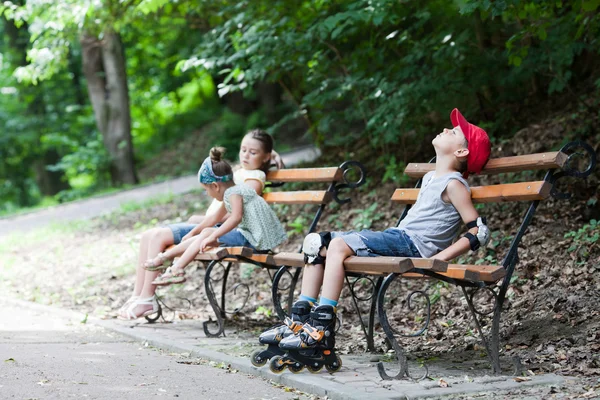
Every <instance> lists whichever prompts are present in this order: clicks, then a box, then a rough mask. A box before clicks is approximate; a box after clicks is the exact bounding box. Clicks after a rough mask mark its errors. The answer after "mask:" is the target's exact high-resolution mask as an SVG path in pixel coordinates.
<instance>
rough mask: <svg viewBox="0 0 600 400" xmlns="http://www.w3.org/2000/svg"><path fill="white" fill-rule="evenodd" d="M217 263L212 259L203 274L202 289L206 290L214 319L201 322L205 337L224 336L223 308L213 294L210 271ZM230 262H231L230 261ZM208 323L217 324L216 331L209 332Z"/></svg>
mask: <svg viewBox="0 0 600 400" xmlns="http://www.w3.org/2000/svg"><path fill="white" fill-rule="evenodd" d="M217 264H219V261H212V262H211V263H210V264H208V267H206V274H205V275H204V290H205V291H206V297H208V302H209V303H210V306H211V307H212V309H213V311H214V312H215V317H216V321H212V320H208V321H204V322H203V323H202V327H203V328H204V333H205V334H206V336H207V337H217V336H220V335H221V334H223V336H225V323H224V313H225V310H224V309H221V308H220V307H219V303H218V302H217V298H216V296H215V291H214V290H213V285H212V279H211V273H212V271H213V270H214V267H215V266H216V265H217ZM230 264H231V263H230ZM209 324H217V331H216V333H213V332H210V330H209V329H208V325H209Z"/></svg>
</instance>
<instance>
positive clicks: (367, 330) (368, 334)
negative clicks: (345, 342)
mask: <svg viewBox="0 0 600 400" xmlns="http://www.w3.org/2000/svg"><path fill="white" fill-rule="evenodd" d="M363 279H366V280H368V281H369V283H370V284H371V286H372V287H373V289H372V290H371V294H370V296H368V297H360V296H358V295H357V292H356V290H354V286H355V285H356V284H357V283H358V282H359V281H360V280H363ZM381 281H382V278H379V279H378V280H377V283H373V280H372V279H371V278H369V277H359V278H357V279H356V280H354V281H353V282H350V280H349V279H348V277H347V276H346V284H347V285H348V289H349V290H350V297H352V305H353V306H354V309H355V310H356V314H357V315H358V319H359V321H360V326H361V328H362V330H363V333H364V335H365V339H366V340H367V351H369V352H371V353H372V352H374V351H375V341H374V340H373V325H374V324H375V311H376V304H377V293H378V292H379V288H380V286H381ZM369 300H370V301H371V306H370V309H369V321H368V323H367V325H366V326H365V323H364V321H363V317H362V313H361V311H360V307H359V306H358V302H359V301H369Z"/></svg>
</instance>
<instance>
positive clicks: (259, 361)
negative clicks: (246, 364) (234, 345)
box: [250, 350, 267, 367]
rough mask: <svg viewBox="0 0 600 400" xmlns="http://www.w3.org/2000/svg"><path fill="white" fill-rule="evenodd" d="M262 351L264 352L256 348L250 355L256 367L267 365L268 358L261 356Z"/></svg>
mask: <svg viewBox="0 0 600 400" xmlns="http://www.w3.org/2000/svg"><path fill="white" fill-rule="evenodd" d="M262 352H263V351H262V350H256V351H255V352H254V353H252V355H251V356H250V362H251V363H252V365H254V366H255V367H262V366H263V365H265V364H266V363H267V358H265V357H262V356H261V353H262Z"/></svg>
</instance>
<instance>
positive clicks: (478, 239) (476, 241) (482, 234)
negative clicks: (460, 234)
mask: <svg viewBox="0 0 600 400" xmlns="http://www.w3.org/2000/svg"><path fill="white" fill-rule="evenodd" d="M475 227H477V235H473V234H472V233H471V232H467V233H465V236H464V237H466V238H467V239H469V244H470V245H471V250H473V251H476V250H478V249H479V248H480V247H481V246H483V247H485V246H487V244H488V243H489V241H490V236H491V235H490V230H489V229H488V227H487V225H486V220H485V217H483V218H482V217H479V218H477V220H476V221H471V222H469V223H468V224H467V228H469V229H471V228H475Z"/></svg>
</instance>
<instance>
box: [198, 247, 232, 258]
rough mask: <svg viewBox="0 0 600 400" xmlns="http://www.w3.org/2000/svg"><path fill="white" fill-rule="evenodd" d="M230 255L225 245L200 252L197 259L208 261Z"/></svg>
mask: <svg viewBox="0 0 600 400" xmlns="http://www.w3.org/2000/svg"><path fill="white" fill-rule="evenodd" d="M228 255H229V251H228V250H227V248H225V247H217V248H212V249H210V250H208V251H205V252H204V253H198V255H197V256H196V258H195V260H200V261H208V260H221V259H223V258H225V257H226V256H228Z"/></svg>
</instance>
